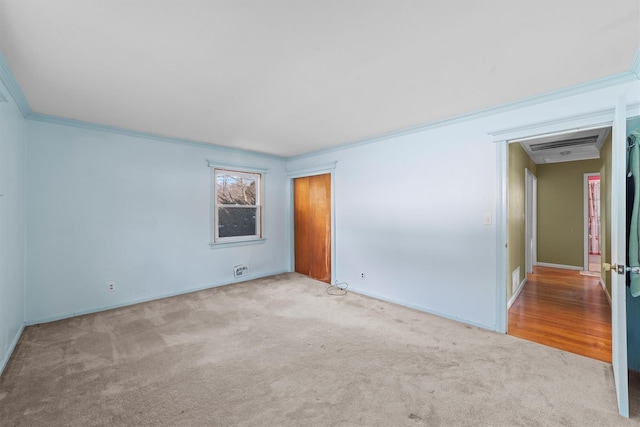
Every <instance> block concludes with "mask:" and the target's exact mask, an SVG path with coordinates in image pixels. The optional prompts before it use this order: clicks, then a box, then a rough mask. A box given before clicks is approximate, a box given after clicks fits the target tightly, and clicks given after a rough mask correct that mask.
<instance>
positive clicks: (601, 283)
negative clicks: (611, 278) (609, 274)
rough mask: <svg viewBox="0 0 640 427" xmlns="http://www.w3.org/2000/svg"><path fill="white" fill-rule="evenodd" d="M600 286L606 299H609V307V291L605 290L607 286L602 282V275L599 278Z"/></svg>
mask: <svg viewBox="0 0 640 427" xmlns="http://www.w3.org/2000/svg"><path fill="white" fill-rule="evenodd" d="M600 286H602V290H603V291H604V294H605V295H606V296H607V301H609V307H611V295H609V291H607V286H606V285H605V284H604V281H603V280H602V277H601V278H600Z"/></svg>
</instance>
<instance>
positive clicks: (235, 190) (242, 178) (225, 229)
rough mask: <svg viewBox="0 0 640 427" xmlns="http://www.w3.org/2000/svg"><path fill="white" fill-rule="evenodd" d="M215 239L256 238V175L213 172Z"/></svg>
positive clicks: (257, 188) (258, 207)
mask: <svg viewBox="0 0 640 427" xmlns="http://www.w3.org/2000/svg"><path fill="white" fill-rule="evenodd" d="M215 181H216V208H217V214H218V218H217V227H218V228H217V237H218V238H224V237H240V236H256V235H258V234H259V231H258V230H259V209H260V206H259V199H258V195H259V185H260V175H259V174H251V173H245V172H232V171H216V179H215Z"/></svg>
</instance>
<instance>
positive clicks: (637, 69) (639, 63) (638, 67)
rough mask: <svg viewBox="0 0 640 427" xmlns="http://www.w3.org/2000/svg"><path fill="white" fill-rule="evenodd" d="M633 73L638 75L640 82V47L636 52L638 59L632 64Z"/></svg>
mask: <svg viewBox="0 0 640 427" xmlns="http://www.w3.org/2000/svg"><path fill="white" fill-rule="evenodd" d="M631 72H632V73H633V74H635V75H636V78H637V79H638V80H640V47H639V48H638V50H637V52H636V57H635V58H634V59H633V63H632V64H631Z"/></svg>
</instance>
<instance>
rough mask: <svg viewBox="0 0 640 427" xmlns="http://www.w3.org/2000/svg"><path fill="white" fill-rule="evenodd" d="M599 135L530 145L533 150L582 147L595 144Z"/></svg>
mask: <svg viewBox="0 0 640 427" xmlns="http://www.w3.org/2000/svg"><path fill="white" fill-rule="evenodd" d="M598 137H599V136H598V135H592V136H587V137H584V138H574V139H565V140H562V141H553V142H541V143H538V144H531V145H529V147H530V149H531V151H543V150H555V149H558V148H569V147H580V146H583V145H594V144H595V143H596V142H597V141H598Z"/></svg>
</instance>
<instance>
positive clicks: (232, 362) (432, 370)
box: [0, 274, 640, 426]
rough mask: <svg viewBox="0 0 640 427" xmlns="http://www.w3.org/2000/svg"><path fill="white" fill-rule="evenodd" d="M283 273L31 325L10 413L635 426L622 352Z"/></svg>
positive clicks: (21, 417)
mask: <svg viewBox="0 0 640 427" xmlns="http://www.w3.org/2000/svg"><path fill="white" fill-rule="evenodd" d="M325 289H326V285H325V284H323V283H319V282H315V281H313V280H310V279H308V278H306V277H304V276H300V275H297V274H284V275H279V276H275V277H272V278H266V279H258V280H254V281H250V282H245V283H242V284H236V285H232V286H226V287H221V288H216V289H210V290H205V291H201V292H196V293H192V294H188V295H182V296H178V297H173V298H167V299H163V300H159V301H153V302H149V303H145V304H139V305H135V306H130V307H126V308H121V309H116V310H111V311H107V312H102V313H98V314H93V315H87V316H82V317H76V318H73V319H67V320H63V321H59V322H54V323H49V324H43V325H39V326H32V327H29V328H27V329H26V330H25V332H24V334H23V337H22V339H21V340H20V343H19V344H18V346H17V348H16V351H15V352H14V355H13V357H12V358H11V360H10V362H9V364H8V365H7V369H6V370H5V373H4V374H3V376H2V378H1V379H0V425H2V426H18V425H20V426H22V425H25V426H31V425H34V426H35V425H42V426H45V425H46V426H92V425H110V426H111V425H137V426H159V425H165V426H201V425H211V426H214V425H215V426H218V425H220V426H226V425H249V426H282V425H290V426H351V425H360V426H414V425H429V426H439V425H440V426H454V425H470V426H478V425H481V426H484V425H490V426H517V425H522V426H537V425H540V426H549V425H563V426H609V425H610V426H626V425H640V422H639V420H638V416H640V414H638V406H639V405H638V399H636V398H635V397H634V399H635V400H634V402H633V405H634V406H633V408H634V409H633V410H634V413H635V415H634V416H635V418H634V419H632V420H626V419H623V418H620V417H619V416H618V415H617V409H616V402H615V393H614V386H613V380H612V370H611V366H610V365H608V364H606V363H602V362H599V361H596V360H591V359H587V358H584V357H582V356H577V355H573V354H569V353H565V352H563V351H559V350H555V349H551V348H548V347H544V346H541V345H537V344H533V343H530V342H527V341H523V340H520V339H518V338H514V337H510V336H507V335H502V334H497V333H492V332H488V331H485V330H481V329H477V328H473V327H470V326H467V325H464V324H461V323H457V322H454V321H450V320H447V319H442V318H439V317H435V316H432V315H429V314H425V313H421V312H417V311H414V310H411V309H407V308H403V307H399V306H395V305H392V304H388V303H385V302H380V301H377V300H375V299H371V298H367V297H363V296H360V295H356V294H353V293H349V294H348V295H347V296H343V297H339V296H330V295H327V293H326V292H325Z"/></svg>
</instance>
